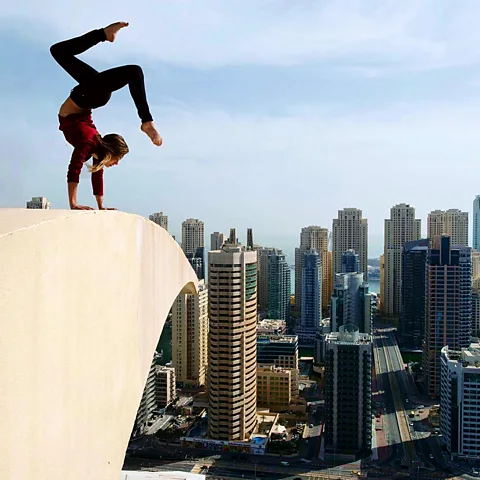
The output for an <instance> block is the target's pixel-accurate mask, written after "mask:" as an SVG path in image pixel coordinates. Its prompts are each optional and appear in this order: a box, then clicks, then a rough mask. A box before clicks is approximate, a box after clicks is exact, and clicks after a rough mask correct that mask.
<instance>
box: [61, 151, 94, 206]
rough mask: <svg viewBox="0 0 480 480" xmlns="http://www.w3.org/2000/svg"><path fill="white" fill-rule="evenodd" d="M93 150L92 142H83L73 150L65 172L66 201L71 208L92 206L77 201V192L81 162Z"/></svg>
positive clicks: (85, 159) (88, 156)
mask: <svg viewBox="0 0 480 480" xmlns="http://www.w3.org/2000/svg"><path fill="white" fill-rule="evenodd" d="M94 150H95V145H94V144H93V143H92V142H85V143H84V144H83V145H82V146H81V147H77V148H75V149H74V150H73V153H72V158H71V160H70V164H69V165H68V173H67V182H68V201H69V204H70V208H71V209H72V210H93V209H92V207H88V206H84V205H79V204H78V203H77V192H78V183H79V182H80V172H81V171H82V167H83V164H84V163H85V162H86V161H87V160H88V159H89V158H90V157H91V156H92V152H94Z"/></svg>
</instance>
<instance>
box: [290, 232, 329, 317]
mask: <svg viewBox="0 0 480 480" xmlns="http://www.w3.org/2000/svg"><path fill="white" fill-rule="evenodd" d="M307 250H316V251H317V252H318V253H319V254H320V257H321V262H322V285H323V288H322V305H324V306H326V305H328V302H329V297H330V293H331V291H329V290H328V287H329V286H331V282H328V281H327V276H328V274H329V270H328V266H329V262H328V229H327V228H322V227H319V226H316V225H310V226H309V227H304V228H302V231H301V233H300V247H298V248H296V249H295V309H296V310H297V311H300V310H301V298H302V271H303V261H304V258H305V257H304V254H305V252H306V251H307Z"/></svg>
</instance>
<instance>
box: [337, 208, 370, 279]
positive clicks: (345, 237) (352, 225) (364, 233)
mask: <svg viewBox="0 0 480 480" xmlns="http://www.w3.org/2000/svg"><path fill="white" fill-rule="evenodd" d="M332 245H333V246H332V250H333V278H335V274H336V273H342V253H343V252H346V251H347V250H355V253H357V254H358V258H359V263H360V269H359V270H358V271H359V272H360V273H363V277H364V280H365V281H366V280H367V279H368V278H367V277H368V221H367V219H366V218H363V213H362V211H361V210H360V209H358V208H344V209H343V210H339V211H338V218H335V219H334V220H333V226H332Z"/></svg>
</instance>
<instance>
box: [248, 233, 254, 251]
mask: <svg viewBox="0 0 480 480" xmlns="http://www.w3.org/2000/svg"><path fill="white" fill-rule="evenodd" d="M247 248H249V249H250V250H253V228H247Z"/></svg>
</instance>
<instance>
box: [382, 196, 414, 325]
mask: <svg viewBox="0 0 480 480" xmlns="http://www.w3.org/2000/svg"><path fill="white" fill-rule="evenodd" d="M421 223H422V221H421V220H419V219H416V218H415V208H413V207H411V206H410V205H407V204H405V203H401V204H399V205H395V206H394V207H392V208H391V209H390V219H386V220H385V252H384V263H385V272H384V296H383V297H382V298H381V302H382V312H383V314H384V315H385V316H387V317H389V318H391V319H392V320H394V321H398V317H399V315H400V311H401V308H402V251H403V246H404V245H405V243H406V242H412V241H414V240H419V239H420V235H421Z"/></svg>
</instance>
